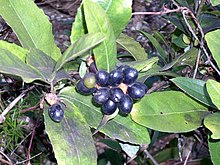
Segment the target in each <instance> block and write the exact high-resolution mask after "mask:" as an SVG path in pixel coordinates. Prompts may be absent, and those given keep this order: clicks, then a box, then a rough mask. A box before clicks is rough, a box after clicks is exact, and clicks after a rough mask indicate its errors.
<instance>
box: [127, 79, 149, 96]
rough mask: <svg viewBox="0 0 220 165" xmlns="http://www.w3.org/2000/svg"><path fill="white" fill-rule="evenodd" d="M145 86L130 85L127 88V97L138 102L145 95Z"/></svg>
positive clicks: (139, 84)
mask: <svg viewBox="0 0 220 165" xmlns="http://www.w3.org/2000/svg"><path fill="white" fill-rule="evenodd" d="M144 86H145V85H144V84H142V83H139V82H136V83H134V84H132V85H131V86H130V87H128V90H127V92H128V95H129V96H130V97H131V98H132V99H135V100H140V99H141V98H143V97H144V95H145V94H146V91H147V88H146V86H145V87H144Z"/></svg>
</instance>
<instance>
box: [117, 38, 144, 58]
mask: <svg viewBox="0 0 220 165" xmlns="http://www.w3.org/2000/svg"><path fill="white" fill-rule="evenodd" d="M117 44H118V45H119V47H120V48H122V49H124V50H126V51H128V52H129V53H130V54H131V55H132V56H133V57H134V59H135V60H146V59H147V57H148V54H147V53H146V52H145V50H144V48H143V47H142V46H141V45H140V44H139V43H138V42H137V41H135V40H134V39H133V38H131V37H129V36H127V35H125V34H121V35H120V36H119V38H118V39H117Z"/></svg>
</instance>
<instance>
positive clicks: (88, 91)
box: [76, 79, 96, 95]
mask: <svg viewBox="0 0 220 165" xmlns="http://www.w3.org/2000/svg"><path fill="white" fill-rule="evenodd" d="M76 89H77V92H79V93H80V94H82V95H90V94H92V93H93V92H95V90H96V88H95V87H94V88H87V87H86V86H85V85H84V80H83V79H81V80H80V81H79V82H78V83H77V84H76Z"/></svg>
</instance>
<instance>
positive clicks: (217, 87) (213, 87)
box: [206, 79, 220, 110]
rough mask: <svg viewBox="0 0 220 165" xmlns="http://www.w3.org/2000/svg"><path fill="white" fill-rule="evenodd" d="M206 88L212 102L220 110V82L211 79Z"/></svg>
mask: <svg viewBox="0 0 220 165" xmlns="http://www.w3.org/2000/svg"><path fill="white" fill-rule="evenodd" d="M206 88H207V91H208V94H209V96H210V97H211V99H212V102H213V103H214V104H215V105H216V107H218V109H219V110H220V83H219V82H217V81H215V80H211V79H210V80H208V81H207V82H206Z"/></svg>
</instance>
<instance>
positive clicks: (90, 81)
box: [83, 73, 96, 88]
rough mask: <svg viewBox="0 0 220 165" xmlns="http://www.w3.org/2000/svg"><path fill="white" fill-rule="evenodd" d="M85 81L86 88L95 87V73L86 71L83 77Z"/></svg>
mask: <svg viewBox="0 0 220 165" xmlns="http://www.w3.org/2000/svg"><path fill="white" fill-rule="evenodd" d="M83 83H84V85H85V86H86V88H94V87H95V85H96V78H95V74H94V73H86V75H85V76H84V78H83Z"/></svg>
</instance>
